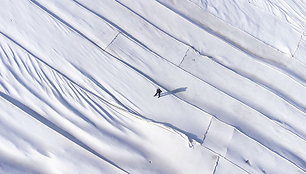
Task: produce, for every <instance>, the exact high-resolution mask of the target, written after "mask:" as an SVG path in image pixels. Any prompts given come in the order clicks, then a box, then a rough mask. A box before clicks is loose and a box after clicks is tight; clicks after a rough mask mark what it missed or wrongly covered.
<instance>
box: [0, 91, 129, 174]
mask: <svg viewBox="0 0 306 174" xmlns="http://www.w3.org/2000/svg"><path fill="white" fill-rule="evenodd" d="M0 96H1V97H2V98H3V99H5V100H6V101H8V102H9V103H11V104H12V105H14V106H16V107H17V108H19V109H20V110H22V111H23V112H25V113H27V114H28V115H30V116H31V117H33V118H34V119H36V120H37V121H39V122H40V123H42V124H43V125H46V126H47V127H49V128H50V129H52V130H54V131H55V132H57V133H59V134H60V135H62V136H64V137H65V138H67V139H68V140H70V141H72V142H73V143H75V144H76V145H78V146H80V147H82V148H83V149H85V150H86V151H88V152H90V153H92V154H94V155H95V156H97V157H98V158H100V159H102V160H104V161H106V162H108V163H109V164H111V165H113V166H115V167H116V168H118V169H120V170H122V171H124V172H126V173H129V172H127V171H126V170H124V169H123V168H121V167H120V166H118V165H117V164H116V163H114V162H113V161H111V160H109V159H107V158H106V157H104V156H102V155H101V154H99V153H98V152H96V151H95V150H93V149H92V148H90V147H89V146H88V145H86V144H84V143H83V142H81V141H80V140H78V139H77V138H76V137H74V136H73V135H71V134H70V133H68V132H67V131H65V130H63V129H62V128H60V127H58V126H57V125H56V124H54V123H53V122H51V121H49V120H48V119H46V118H45V117H43V116H41V115H40V114H39V113H37V112H36V111H34V110H33V109H31V108H30V107H28V106H26V105H25V104H23V103H21V102H19V101H18V100H16V99H14V98H13V97H11V96H9V95H7V94H5V93H3V92H0Z"/></svg>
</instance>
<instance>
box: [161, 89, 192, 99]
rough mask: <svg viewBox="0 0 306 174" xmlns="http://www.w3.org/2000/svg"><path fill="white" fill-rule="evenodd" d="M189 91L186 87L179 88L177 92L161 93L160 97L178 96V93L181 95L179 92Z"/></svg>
mask: <svg viewBox="0 0 306 174" xmlns="http://www.w3.org/2000/svg"><path fill="white" fill-rule="evenodd" d="M186 90H187V87H184V88H177V89H175V90H172V91H167V92H164V93H161V94H160V97H164V96H166V95H171V94H176V93H179V92H184V91H186Z"/></svg>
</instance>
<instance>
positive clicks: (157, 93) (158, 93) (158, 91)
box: [154, 88, 162, 98]
mask: <svg viewBox="0 0 306 174" xmlns="http://www.w3.org/2000/svg"><path fill="white" fill-rule="evenodd" d="M161 92H162V90H160V89H159V88H157V90H156V93H155V94H154V97H155V96H157V95H158V98H159V97H160V93H161Z"/></svg>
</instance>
